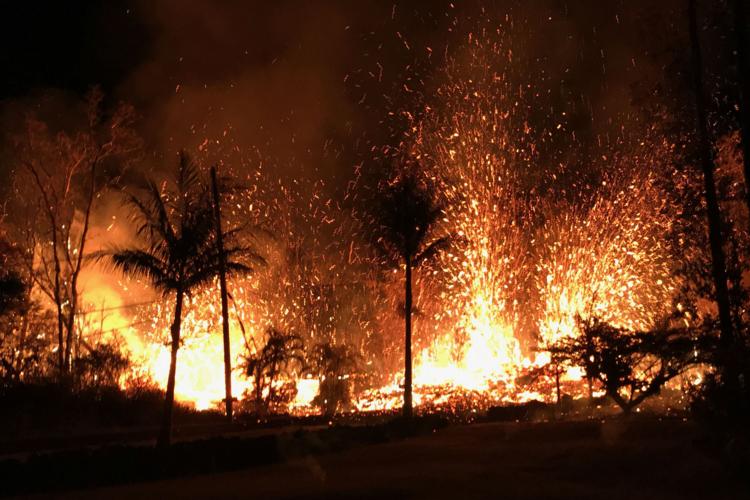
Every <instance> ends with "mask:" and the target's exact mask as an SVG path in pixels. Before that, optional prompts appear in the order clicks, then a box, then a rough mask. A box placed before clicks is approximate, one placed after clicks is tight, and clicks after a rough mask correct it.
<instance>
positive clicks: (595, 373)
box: [547, 318, 703, 413]
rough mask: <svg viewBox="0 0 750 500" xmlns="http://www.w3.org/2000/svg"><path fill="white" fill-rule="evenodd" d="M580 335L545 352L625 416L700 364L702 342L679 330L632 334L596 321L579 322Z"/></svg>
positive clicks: (558, 343)
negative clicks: (589, 382)
mask: <svg viewBox="0 0 750 500" xmlns="http://www.w3.org/2000/svg"><path fill="white" fill-rule="evenodd" d="M579 328H580V331H581V334H580V335H579V336H577V337H565V338H563V339H560V340H559V341H557V342H556V343H555V344H553V345H552V346H549V347H548V348H547V351H548V352H549V353H550V354H551V355H552V356H553V359H555V360H556V362H557V363H561V364H568V365H571V366H577V367H580V368H582V369H583V370H584V372H585V374H586V376H587V377H589V378H591V379H592V380H594V381H595V382H597V383H599V384H600V385H601V387H602V388H603V389H604V391H605V392H606V395H607V396H609V397H610V398H612V400H613V401H614V402H615V403H616V404H617V405H618V406H619V407H620V408H621V409H622V410H623V411H624V412H625V413H629V412H630V411H631V410H633V409H634V408H635V407H636V406H638V405H639V404H640V403H642V402H643V401H644V400H645V399H646V398H648V397H651V396H653V395H655V394H658V393H659V392H660V391H661V389H662V387H663V386H664V384H666V383H667V382H668V381H669V380H671V379H673V378H674V377H676V376H678V375H680V374H681V373H683V372H684V371H685V370H686V369H687V368H689V367H691V366H694V365H696V364H698V363H700V362H701V361H702V359H701V358H700V357H699V356H698V353H700V352H703V349H702V347H703V346H702V345H700V344H701V343H703V341H699V340H698V339H695V338H693V336H691V335H690V333H689V332H688V331H686V330H683V329H663V330H655V331H651V332H633V331H628V330H626V329H624V328H616V327H614V326H612V325H609V324H607V323H604V322H602V321H600V320H599V319H597V318H591V319H589V320H587V321H582V320H580V319H579Z"/></svg>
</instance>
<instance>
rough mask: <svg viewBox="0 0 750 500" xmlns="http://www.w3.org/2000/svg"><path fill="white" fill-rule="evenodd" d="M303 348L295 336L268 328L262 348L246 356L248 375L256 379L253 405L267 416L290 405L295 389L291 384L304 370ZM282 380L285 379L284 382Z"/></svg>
mask: <svg viewBox="0 0 750 500" xmlns="http://www.w3.org/2000/svg"><path fill="white" fill-rule="evenodd" d="M304 365H305V359H304V346H303V344H302V339H301V338H300V337H299V336H298V335H295V334H292V333H285V332H282V331H281V330H277V329H276V328H272V327H270V328H268V330H267V331H266V340H265V343H264V345H263V347H261V348H260V349H258V350H256V351H255V352H254V353H249V354H247V355H246V356H245V373H246V374H247V376H249V377H253V394H252V402H253V404H254V406H255V408H254V409H255V411H256V412H257V413H259V414H265V413H267V412H268V411H274V410H276V409H278V408H280V407H282V406H283V405H285V404H288V403H289V402H291V400H292V399H293V398H294V396H295V395H296V387H295V386H294V384H293V383H291V386H290V383H289V380H290V379H294V378H295V375H296V374H299V373H301V372H302V370H303V369H304ZM282 379H283V380H282Z"/></svg>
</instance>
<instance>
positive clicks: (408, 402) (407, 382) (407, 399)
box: [404, 258, 413, 418]
mask: <svg viewBox="0 0 750 500" xmlns="http://www.w3.org/2000/svg"><path fill="white" fill-rule="evenodd" d="M405 288H406V289H405V300H404V323H405V328H406V336H405V345H404V417H405V418H411V416H412V412H413V410H412V398H411V396H412V394H411V384H412V380H411V300H412V298H411V259H408V258H407V259H406V286H405Z"/></svg>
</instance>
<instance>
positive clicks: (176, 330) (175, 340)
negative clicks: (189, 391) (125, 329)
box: [156, 290, 184, 447]
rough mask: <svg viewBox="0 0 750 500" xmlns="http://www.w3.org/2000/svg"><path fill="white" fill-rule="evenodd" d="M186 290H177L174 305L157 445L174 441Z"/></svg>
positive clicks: (162, 445)
mask: <svg viewBox="0 0 750 500" xmlns="http://www.w3.org/2000/svg"><path fill="white" fill-rule="evenodd" d="M183 298H184V292H183V291H182V290H178V291H177V299H176V302H175V306H174V323H172V332H171V333H172V352H171V356H170V359H169V377H168V378H167V392H166V395H165V397H164V414H163V419H162V424H161V430H160V432H159V438H158V439H157V441H156V445H157V446H159V447H165V446H169V444H170V442H171V441H172V409H173V408H174V386H175V376H176V371H177V350H178V349H179V348H180V327H181V324H182V301H183Z"/></svg>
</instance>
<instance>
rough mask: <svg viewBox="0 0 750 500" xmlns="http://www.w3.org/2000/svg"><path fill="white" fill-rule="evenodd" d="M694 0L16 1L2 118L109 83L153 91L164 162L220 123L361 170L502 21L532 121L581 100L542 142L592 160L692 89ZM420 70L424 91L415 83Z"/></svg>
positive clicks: (235, 137) (146, 109) (121, 95)
mask: <svg viewBox="0 0 750 500" xmlns="http://www.w3.org/2000/svg"><path fill="white" fill-rule="evenodd" d="M719 4H722V5H723V2H713V3H711V4H710V7H709V8H706V9H704V11H705V12H704V14H705V19H707V22H706V23H705V27H704V28H705V29H704V36H705V43H706V46H707V50H711V54H712V57H710V58H708V60H709V63H711V64H714V65H715V66H716V67H715V68H714V70H712V68H711V67H709V68H708V74H709V77H708V82H709V85H711V82H712V78H714V79H716V80H720V79H722V78H724V76H723V74H722V72H723V71H725V70H726V64H724V63H723V59H722V57H723V56H722V54H724V55H726V54H730V55H731V44H730V43H731V41H732V40H731V39H727V36H726V32H727V31H726V30H722V29H720V28H721V24H722V23H726V22H728V21H727V20H726V19H723V18H722V12H723V7H722V5H719ZM685 5H686V2H682V1H679V0H669V1H667V2H660V3H659V8H657V9H655V8H654V4H653V2H651V1H646V0H638V1H612V2H606V6H605V5H604V3H602V2H599V1H594V0H585V1H576V2H566V1H553V0H544V1H535V2H522V1H514V2H455V5H454V4H452V3H451V2H440V1H439V2H433V1H417V2H394V3H391V2H377V1H369V2H348V1H330V2H292V1H281V2H269V3H268V4H263V3H259V2H240V1H236V2H233V1H225V2H208V1H195V2H181V1H161V2H138V1H112V2H75V3H73V4H67V3H63V2H53V1H49V2H44V1H32V2H13V3H8V4H6V5H5V6H4V7H3V16H2V21H0V22H1V23H2V27H1V29H0V37H2V45H3V47H4V50H3V52H2V54H1V55H0V57H1V58H2V59H1V64H2V67H3V72H4V78H3V79H2V82H0V96H1V97H2V105H1V106H0V120H1V121H0V126H2V129H3V132H4V134H3V135H4V136H6V137H7V136H8V135H9V134H12V133H13V131H14V130H15V129H17V125H18V123H19V120H20V119H21V117H22V116H23V115H24V114H25V113H27V112H28V111H29V110H34V111H35V112H38V113H41V114H42V115H44V116H46V117H47V118H48V120H49V121H50V122H51V123H54V122H55V121H57V120H59V121H60V123H61V125H65V123H66V120H67V116H68V113H67V112H68V111H69V110H70V109H71V106H74V105H75V104H74V103H76V102H77V101H78V100H80V97H81V96H82V95H84V93H85V92H86V90H87V89H88V88H89V87H90V86H91V85H100V86H101V87H102V88H103V90H104V91H105V93H106V95H107V99H108V101H107V102H110V103H115V102H117V101H121V100H122V101H126V102H128V103H131V104H133V105H134V106H135V107H136V110H137V112H138V114H139V117H140V119H139V123H138V127H139V129H140V131H141V134H142V135H143V137H144V139H145V140H146V144H147V146H148V147H147V150H148V151H150V152H151V155H152V158H153V163H155V164H158V165H161V164H162V163H163V162H162V161H161V160H162V158H163V155H165V154H172V153H174V152H175V151H177V150H179V149H182V148H185V149H187V150H188V151H195V150H197V149H198V148H199V146H200V145H201V144H202V143H204V141H206V139H210V140H214V139H219V140H220V141H223V143H222V145H221V146H222V147H221V148H214V150H215V155H216V156H217V157H221V158H223V159H226V160H228V161H235V162H239V161H240V160H238V159H236V158H233V157H232V156H231V153H228V152H227V151H228V150H231V149H232V147H233V146H239V147H241V148H242V149H243V150H245V151H247V150H257V151H259V154H260V155H261V156H263V157H266V158H274V159H275V163H276V164H277V167H276V168H279V169H280V171H279V172H280V175H310V176H316V177H322V178H324V179H331V178H338V177H342V178H346V177H347V176H348V174H349V172H350V171H351V168H352V166H353V165H356V164H358V163H361V162H362V161H367V160H368V159H369V157H371V156H372V155H371V153H370V152H371V151H372V148H373V147H376V148H377V147H381V146H382V145H384V144H393V143H394V142H397V141H398V137H399V135H400V134H401V132H402V131H401V130H399V129H398V128H399V124H397V123H393V122H389V121H388V117H387V112H388V111H393V110H398V109H406V108H414V109H417V108H418V107H419V106H420V105H421V103H422V102H423V101H424V100H429V96H430V91H431V90H432V89H434V87H435V82H434V81H433V80H434V78H433V77H434V75H435V74H437V72H438V70H439V68H440V67H441V62H442V59H441V54H442V53H443V52H444V51H445V50H446V47H447V48H449V49H450V48H452V47H455V46H457V45H460V44H461V43H463V42H464V41H465V39H466V35H467V33H469V32H473V31H475V30H476V29H477V27H478V26H482V25H484V26H487V25H493V26H494V25H497V26H499V27H501V28H502V29H503V30H504V31H505V32H507V33H509V34H510V37H509V38H510V40H512V42H511V45H512V49H513V58H514V61H515V63H514V64H515V68H514V69H513V71H512V73H513V77H514V78H517V79H518V83H519V84H528V85H533V86H534V87H535V88H536V89H538V97H537V98H535V100H534V102H532V103H529V108H530V109H531V111H530V119H531V120H532V125H533V126H534V127H535V128H537V129H539V130H542V129H545V128H547V127H553V126H555V123H556V121H557V120H559V116H560V114H561V112H565V113H566V116H567V118H566V127H567V128H568V130H569V131H570V132H571V134H570V135H569V136H566V137H564V138H563V140H564V141H565V144H562V145H561V144H554V143H550V144H548V145H547V146H541V148H542V149H543V151H542V158H547V159H548V160H549V161H555V162H558V161H566V162H571V163H574V162H575V161H577V160H576V158H579V157H580V156H581V153H582V152H583V153H585V152H590V149H591V148H592V147H597V148H598V147H601V145H602V144H603V143H604V144H614V143H617V142H618V141H623V140H625V141H627V140H628V138H627V137H624V135H633V136H638V135H641V134H642V133H643V132H642V130H643V129H644V128H647V124H646V125H644V124H643V121H644V117H645V118H648V116H646V112H644V110H645V109H646V107H645V106H643V102H642V97H643V95H646V96H649V97H648V99H657V100H660V101H661V102H663V103H664V104H665V105H667V106H673V107H674V106H684V105H685V103H684V102H680V101H679V99H677V102H675V99H674V96H673V95H672V94H675V95H679V89H680V87H681V86H684V82H685V81H686V78H685V75H683V74H682V67H681V66H680V64H681V60H683V59H684V58H685V57H686V55H687V52H686V50H685V48H686V34H685V31H686V23H687V21H686V18H685V11H684V8H685ZM707 6H708V3H707ZM499 70H501V71H503V70H504V68H499ZM713 73H716V75H714V76H712V75H713ZM405 82H408V84H409V86H410V87H411V88H412V89H414V88H415V87H416V93H415V94H416V95H403V94H404V92H403V90H402V89H403V85H404V83H405ZM437 83H439V82H437ZM420 85H421V86H422V88H419V87H420ZM675 89H676V90H675ZM724 95H726V92H724ZM639 99H641V101H639ZM45 113H46V115H45ZM634 123H637V126H634ZM625 128H628V130H629V132H628V133H627V134H623V130H624V129H625ZM573 133H574V134H573ZM545 147H546V148H547V150H546V151H544V148H545ZM208 154H209V158H207V159H208V160H211V161H214V160H215V159H216V158H211V157H210V155H211V154H212V153H211V152H209V153H208ZM245 161H246V160H245ZM149 168H151V167H149ZM334 184H335V183H334Z"/></svg>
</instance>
